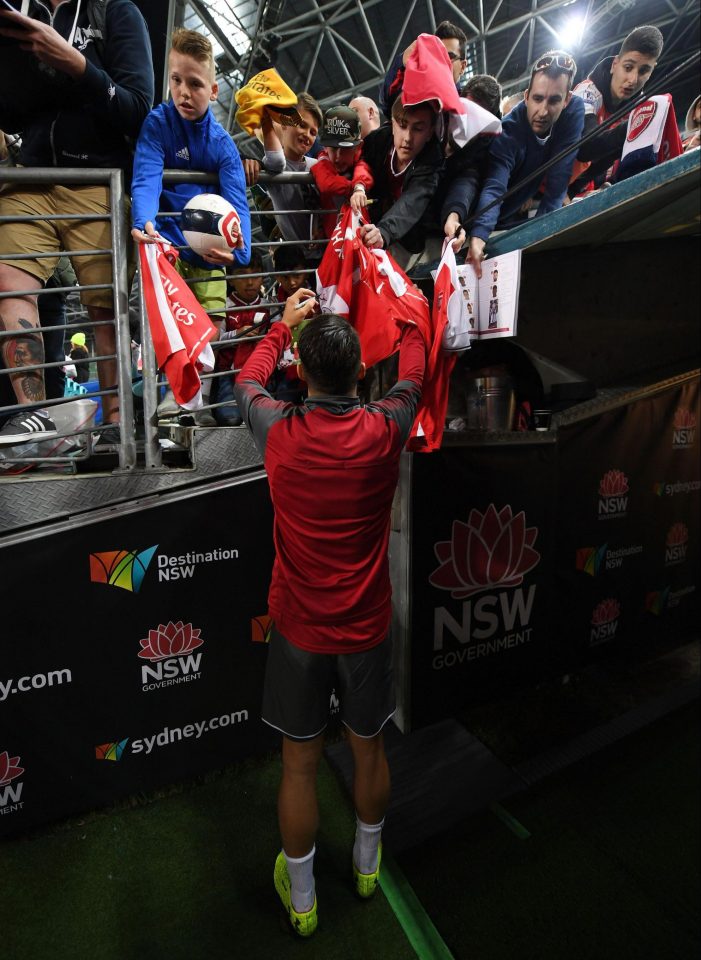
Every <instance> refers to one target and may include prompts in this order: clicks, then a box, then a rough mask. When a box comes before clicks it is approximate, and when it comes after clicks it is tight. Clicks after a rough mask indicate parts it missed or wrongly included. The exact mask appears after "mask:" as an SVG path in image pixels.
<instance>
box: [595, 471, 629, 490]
mask: <svg viewBox="0 0 701 960" xmlns="http://www.w3.org/2000/svg"><path fill="white" fill-rule="evenodd" d="M623 493H628V477H627V476H626V475H625V473H623V472H622V471H621V470H609V471H608V473H605V474H604V475H603V477H602V478H601V480H600V481H599V496H601V497H618V496H620V495H621V494H623Z"/></svg>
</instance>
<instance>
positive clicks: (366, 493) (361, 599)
mask: <svg viewBox="0 0 701 960" xmlns="http://www.w3.org/2000/svg"><path fill="white" fill-rule="evenodd" d="M290 340H291V336H290V331H289V328H288V327H287V326H286V325H285V324H283V323H276V324H274V325H273V328H272V330H271V331H270V333H269V334H268V336H267V337H266V338H265V339H264V340H262V341H261V342H260V344H259V346H258V348H257V350H256V351H255V353H254V354H253V355H252V356H251V357H250V358H249V359H248V360H247V362H246V365H245V366H244V368H243V370H242V371H241V373H240V374H239V376H238V377H237V379H236V384H235V387H234V395H235V397H236V402H237V404H238V407H239V410H240V411H241V416H242V417H243V418H244V420H245V422H246V423H247V424H248V427H249V429H250V430H251V432H252V433H253V436H254V439H255V441H256V446H257V447H258V449H259V450H260V451H261V453H262V454H263V457H264V463H265V469H266V471H267V473H268V482H269V484H270V494H271V497H272V501H273V506H274V508H275V525H274V541H275V563H274V566H273V575H272V581H271V584H270V592H269V595H268V602H269V609H270V614H271V615H272V617H273V619H274V621H275V624H276V626H277V628H278V630H279V631H280V632H281V633H282V634H283V635H284V636H285V637H287V639H288V640H289V641H290V642H291V643H293V644H295V645H296V646H298V647H301V648H302V649H304V650H309V651H311V652H313V653H354V652H358V651H361V650H368V649H370V648H371V647H373V646H375V645H376V644H378V643H380V642H381V641H382V640H383V639H384V638H385V636H386V635H387V631H388V629H389V624H390V618H391V595H392V589H391V585H390V578H389V562H388V558H387V547H388V542H389V526H390V513H391V509H392V499H393V496H394V490H395V487H396V485H397V478H398V474H399V455H400V453H401V451H402V448H403V446H404V444H405V442H406V440H407V437H408V436H409V432H410V430H411V426H412V423H413V421H414V417H415V415H416V408H417V405H418V401H419V396H420V393H421V384H422V381H423V373H424V366H425V358H426V353H425V348H424V342H423V338H422V336H421V333H420V332H419V330H418V329H416V328H415V327H412V326H407V327H405V329H404V334H403V338H402V344H401V350H400V355H399V380H398V382H397V383H396V384H395V386H394V387H392V389H391V390H390V391H389V392H388V393H387V395H386V396H385V397H384V398H383V399H382V400H380V401H377V402H374V403H369V404H367V405H366V406H361V404H360V401H359V400H358V398H357V397H345V396H344V397H313V398H307V399H306V400H305V402H304V403H303V404H299V405H296V404H291V403H282V402H280V401H278V400H273V398H272V397H271V396H270V394H269V393H268V392H267V391H266V390H265V388H264V386H263V384H265V383H266V382H267V380H268V379H269V378H270V376H271V374H272V372H273V370H274V369H275V365H276V363H277V361H278V359H279V357H280V354H281V353H282V351H283V350H284V349H285V347H287V346H288V345H289V343H290Z"/></svg>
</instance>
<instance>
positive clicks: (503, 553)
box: [428, 503, 540, 600]
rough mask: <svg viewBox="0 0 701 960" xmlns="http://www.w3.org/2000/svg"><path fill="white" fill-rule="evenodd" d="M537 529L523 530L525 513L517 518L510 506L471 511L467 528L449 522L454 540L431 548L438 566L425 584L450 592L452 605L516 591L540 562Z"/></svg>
mask: <svg viewBox="0 0 701 960" xmlns="http://www.w3.org/2000/svg"><path fill="white" fill-rule="evenodd" d="M537 536H538V528H537V527H527V526H526V516H525V514H524V512H523V511H521V512H520V513H517V514H516V515H515V516H514V514H513V512H512V510H511V507H510V506H509V505H507V506H505V507H503V508H502V509H501V510H500V511H497V509H496V507H495V506H494V504H493V503H490V505H489V507H488V508H487V509H486V510H485V512H484V513H480V511H479V510H476V509H475V510H471V511H470V515H469V517H468V521H467V523H462V522H461V521H460V520H454V521H453V529H452V539H450V540H442V541H439V542H438V543H436V544H435V545H434V548H433V549H434V550H435V553H436V556H437V557H438V560H439V561H440V564H441V565H440V566H439V567H438V568H437V569H436V570H434V571H433V573H432V574H431V575H430V577H429V578H428V579H429V583H431V584H432V585H433V586H434V587H437V588H438V589H439V590H450V595H451V597H453V598H454V599H456V600H459V599H461V598H463V597H469V596H471V595H472V594H475V593H479V592H481V591H484V590H491V589H494V588H496V587H502V588H507V587H517V586H519V585H520V584H521V583H522V582H523V578H524V576H525V575H526V574H527V573H529V572H530V571H531V570H532V569H533V568H534V567H535V566H536V565H537V564H538V562H539V560H540V554H539V553H538V551H537V550H535V549H533V544H534V543H535V540H536V537H537Z"/></svg>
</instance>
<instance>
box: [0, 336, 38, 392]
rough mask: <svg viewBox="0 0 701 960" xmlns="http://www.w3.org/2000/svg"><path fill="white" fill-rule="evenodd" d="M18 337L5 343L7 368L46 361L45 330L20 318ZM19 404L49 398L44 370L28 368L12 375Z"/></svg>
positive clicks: (3, 347)
mask: <svg viewBox="0 0 701 960" xmlns="http://www.w3.org/2000/svg"><path fill="white" fill-rule="evenodd" d="M17 324H18V325H19V330H18V331H17V334H16V336H14V337H6V338H4V340H3V345H2V359H3V363H4V364H5V367H6V369H7V370H12V369H13V367H29V366H33V365H35V364H38V363H43V362H44V341H43V340H42V337H41V332H40V331H39V330H37V329H36V327H34V326H33V325H32V323H31V322H30V321H29V320H27V319H26V317H18V318H17ZM10 380H11V382H12V386H13V387H14V391H15V395H16V396H17V402H18V403H37V402H41V401H42V400H44V399H45V393H44V371H43V370H24V371H22V373H17V374H10Z"/></svg>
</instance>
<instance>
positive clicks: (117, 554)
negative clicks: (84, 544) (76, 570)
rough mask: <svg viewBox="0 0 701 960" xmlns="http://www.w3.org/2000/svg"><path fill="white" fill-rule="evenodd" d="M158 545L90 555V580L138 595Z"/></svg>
mask: <svg viewBox="0 0 701 960" xmlns="http://www.w3.org/2000/svg"><path fill="white" fill-rule="evenodd" d="M157 549H158V544H156V545H155V546H153V547H147V548H146V550H141V551H140V552H139V553H137V552H136V550H108V551H106V552H105V553H91V554H90V580H91V581H92V582H93V583H106V584H107V585H108V586H110V587H121V588H122V590H129V592H130V593H138V592H139V589H140V588H141V584H142V583H143V581H144V577H145V576H146V571H147V570H148V565H149V563H151V560H152V559H153V555H154V553H155V552H156V550H157Z"/></svg>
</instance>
